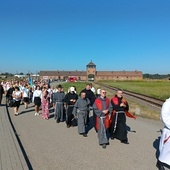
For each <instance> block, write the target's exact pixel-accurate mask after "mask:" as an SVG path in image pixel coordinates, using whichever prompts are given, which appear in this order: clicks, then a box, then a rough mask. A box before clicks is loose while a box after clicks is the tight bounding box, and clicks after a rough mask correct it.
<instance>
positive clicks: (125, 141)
mask: <svg viewBox="0 0 170 170" xmlns="http://www.w3.org/2000/svg"><path fill="white" fill-rule="evenodd" d="M121 143H124V144H129V142H128V141H127V140H122V141H121Z"/></svg>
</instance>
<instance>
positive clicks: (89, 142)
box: [9, 104, 163, 170]
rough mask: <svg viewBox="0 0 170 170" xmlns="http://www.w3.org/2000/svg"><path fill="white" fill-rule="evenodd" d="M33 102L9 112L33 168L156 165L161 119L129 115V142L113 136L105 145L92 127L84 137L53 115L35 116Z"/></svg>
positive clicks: (145, 168) (151, 169)
mask: <svg viewBox="0 0 170 170" xmlns="http://www.w3.org/2000/svg"><path fill="white" fill-rule="evenodd" d="M32 106H33V105H32V104H31V105H30V107H29V108H28V109H27V110H25V109H24V107H23V105H22V106H21V107H20V112H21V111H22V113H21V114H20V115H19V116H14V115H13V109H12V108H9V112H10V115H11V118H12V121H13V124H14V126H15V128H16V130H17V132H18V135H19V137H20V139H21V142H22V144H23V146H24V148H25V150H26V153H27V155H28V157H29V160H30V162H31V164H32V167H33V169H34V170H47V169H48V170H56V169H57V170H60V169H61V170H65V169H66V170H67V169H69V170H72V169H74V170H80V169H81V170H83V169H86V170H87V169H88V170H103V169H114V170H155V169H156V167H155V164H156V151H157V148H158V141H159V137H160V135H161V132H160V129H162V128H163V124H162V122H161V121H154V120H149V119H143V118H140V117H138V118H137V120H133V119H130V118H127V126H128V129H129V130H130V131H129V132H128V138H129V142H130V144H129V145H125V144H122V143H120V142H119V141H118V140H110V145H109V146H107V148H106V149H102V148H101V146H99V145H98V138H97V134H96V132H95V130H94V129H93V128H92V129H91V130H90V131H89V133H88V137H87V138H84V137H82V136H80V135H78V132H77V127H71V128H69V129H68V128H66V124H65V122H63V123H59V124H57V123H56V122H55V121H54V119H53V118H51V119H49V120H43V119H42V118H41V115H40V116H34V107H32ZM51 115H52V113H51ZM134 131H136V132H134Z"/></svg>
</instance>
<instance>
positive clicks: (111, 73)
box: [96, 70, 143, 76]
mask: <svg viewBox="0 0 170 170" xmlns="http://www.w3.org/2000/svg"><path fill="white" fill-rule="evenodd" d="M96 76H143V74H142V72H141V71H136V70H135V71H96Z"/></svg>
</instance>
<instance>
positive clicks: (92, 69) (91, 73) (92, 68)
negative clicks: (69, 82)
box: [86, 61, 96, 81]
mask: <svg viewBox="0 0 170 170" xmlns="http://www.w3.org/2000/svg"><path fill="white" fill-rule="evenodd" d="M86 71H87V80H89V81H94V80H95V75H96V65H95V64H94V63H93V62H92V61H91V62H90V63H89V64H87V65H86Z"/></svg>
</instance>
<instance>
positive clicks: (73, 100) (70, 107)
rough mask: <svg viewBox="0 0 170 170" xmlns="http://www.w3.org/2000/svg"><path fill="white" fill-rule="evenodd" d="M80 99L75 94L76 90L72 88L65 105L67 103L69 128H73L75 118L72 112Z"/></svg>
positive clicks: (66, 97)
mask: <svg viewBox="0 0 170 170" xmlns="http://www.w3.org/2000/svg"><path fill="white" fill-rule="evenodd" d="M77 99H78V95H77V94H76V93H75V88H74V87H70V88H69V92H68V93H67V94H66V95H65V99H64V101H65V103H66V124H67V128H69V127H70V126H73V124H72V123H71V120H72V118H73V117H74V116H73V114H72V112H73V108H74V104H75V103H76V101H77Z"/></svg>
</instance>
